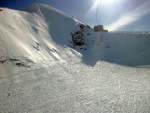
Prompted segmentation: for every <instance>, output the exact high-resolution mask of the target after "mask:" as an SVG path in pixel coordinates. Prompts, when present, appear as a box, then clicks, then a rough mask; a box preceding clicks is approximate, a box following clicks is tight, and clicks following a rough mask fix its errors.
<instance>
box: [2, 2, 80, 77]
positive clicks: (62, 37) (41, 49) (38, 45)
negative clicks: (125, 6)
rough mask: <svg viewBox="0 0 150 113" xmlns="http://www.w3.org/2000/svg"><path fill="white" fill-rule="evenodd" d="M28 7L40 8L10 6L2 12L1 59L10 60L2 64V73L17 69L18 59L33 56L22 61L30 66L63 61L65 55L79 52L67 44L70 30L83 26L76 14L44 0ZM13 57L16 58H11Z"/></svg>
mask: <svg viewBox="0 0 150 113" xmlns="http://www.w3.org/2000/svg"><path fill="white" fill-rule="evenodd" d="M27 10H28V11H29V10H30V11H32V10H36V12H32V13H28V12H25V11H15V10H10V9H3V11H2V12H0V17H1V18H0V19H1V20H0V24H1V26H0V34H1V37H0V38H1V39H0V40H1V41H0V46H1V52H0V57H1V61H3V60H4V61H5V60H6V62H4V63H3V65H0V66H1V69H2V70H3V71H1V72H2V73H1V74H0V75H2V74H5V73H6V75H8V72H9V71H10V70H11V72H10V74H11V73H13V72H14V71H16V70H17V68H16V67H15V66H14V64H15V63H16V60H19V61H20V62H21V63H22V62H24V60H29V62H26V61H25V64H24V63H22V64H23V65H25V66H27V67H28V66H31V65H35V63H41V62H47V63H48V62H50V61H51V60H52V61H55V60H57V61H61V60H63V59H62V58H65V59H66V57H68V56H69V57H76V56H77V55H76V54H78V53H76V52H75V51H74V50H72V49H71V48H68V47H67V46H68V45H67V44H69V43H68V42H69V40H70V39H71V35H70V33H71V32H74V31H76V30H77V29H78V28H79V27H78V26H77V25H76V23H75V21H74V20H73V19H72V18H70V17H69V16H67V15H66V14H64V13H62V12H59V11H57V10H55V9H54V8H51V7H49V6H46V5H43V4H34V5H33V6H31V7H29V8H28V9H27ZM59 27H62V29H60V28H59ZM65 45H67V46H65ZM74 54H75V56H74ZM11 59H12V60H11ZM10 60H11V61H13V62H9V61H10ZM30 61H31V62H30ZM12 63H13V64H12ZM6 65H7V66H6ZM9 65H10V66H9ZM40 65H41V64H40ZM5 66H6V67H7V68H8V69H7V68H5ZM12 66H13V67H14V68H15V69H12ZM4 70H5V71H4ZM8 70H9V71H8Z"/></svg>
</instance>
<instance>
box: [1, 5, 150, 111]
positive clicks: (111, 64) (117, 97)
mask: <svg viewBox="0 0 150 113" xmlns="http://www.w3.org/2000/svg"><path fill="white" fill-rule="evenodd" d="M37 8H38V9H39V10H37ZM29 9H30V10H29ZM29 9H28V11H33V12H32V14H31V13H27V12H20V11H14V10H10V9H3V10H4V11H3V12H0V25H1V26H0V34H1V37H0V61H1V62H0V113H149V112H150V57H149V56H150V35H149V34H130V33H104V32H100V33H95V32H94V31H93V30H92V29H86V30H84V32H83V33H84V36H85V37H86V44H87V45H86V46H82V47H75V50H74V49H72V48H70V47H69V45H70V43H69V42H70V39H71V35H70V33H71V32H74V31H76V30H78V29H79V27H78V26H77V24H76V22H75V21H74V20H73V19H71V18H70V17H69V16H67V15H66V14H64V13H63V12H61V11H58V10H56V9H53V8H51V7H48V6H45V5H38V4H36V5H34V6H32V7H30V8H29ZM31 9H32V10H31ZM34 9H35V10H36V11H37V12H36V13H34ZM48 12H49V13H48ZM37 14H38V15H37ZM51 15H53V16H51ZM6 17H7V18H6ZM54 17H55V18H56V17H59V19H61V20H59V21H58V20H57V19H53V18H54ZM9 18H11V19H9ZM89 34H90V35H89ZM81 48H82V49H81ZM85 48H86V50H84V49H85Z"/></svg>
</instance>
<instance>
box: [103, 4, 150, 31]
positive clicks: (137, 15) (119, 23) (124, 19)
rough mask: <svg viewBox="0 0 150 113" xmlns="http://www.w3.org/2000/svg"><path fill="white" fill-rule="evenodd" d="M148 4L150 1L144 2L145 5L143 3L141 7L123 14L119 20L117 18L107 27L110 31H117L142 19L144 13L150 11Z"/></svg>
mask: <svg viewBox="0 0 150 113" xmlns="http://www.w3.org/2000/svg"><path fill="white" fill-rule="evenodd" d="M148 4H149V3H144V4H143V5H141V7H138V8H137V9H135V10H133V11H131V12H129V13H127V14H124V15H122V16H121V17H120V18H119V19H118V20H116V21H115V22H113V23H112V24H110V25H106V26H105V28H106V29H108V30H109V31H115V30H118V29H119V28H121V27H123V26H125V25H129V24H131V23H133V22H135V21H137V20H139V19H141V18H142V17H143V16H144V15H146V14H147V13H150V7H149V6H148Z"/></svg>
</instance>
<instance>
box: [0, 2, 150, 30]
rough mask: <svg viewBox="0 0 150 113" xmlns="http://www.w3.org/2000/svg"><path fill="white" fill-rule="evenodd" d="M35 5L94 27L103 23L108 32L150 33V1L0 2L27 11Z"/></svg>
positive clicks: (3, 5) (0, 4)
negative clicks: (59, 12) (61, 12)
mask: <svg viewBox="0 0 150 113" xmlns="http://www.w3.org/2000/svg"><path fill="white" fill-rule="evenodd" d="M33 3H44V4H47V5H50V6H53V7H55V8H57V9H60V10H62V11H64V12H66V13H67V14H69V15H70V16H73V17H74V18H76V19H78V20H79V21H81V22H83V23H85V24H88V25H90V26H92V27H93V26H94V25H97V24H102V25H104V27H105V28H106V29H108V30H109V31H150V7H149V6H150V0H12V1H11V0H0V7H8V8H12V9H24V8H26V7H27V6H29V5H31V4H33ZM97 6H98V10H97V21H96V9H97Z"/></svg>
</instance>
